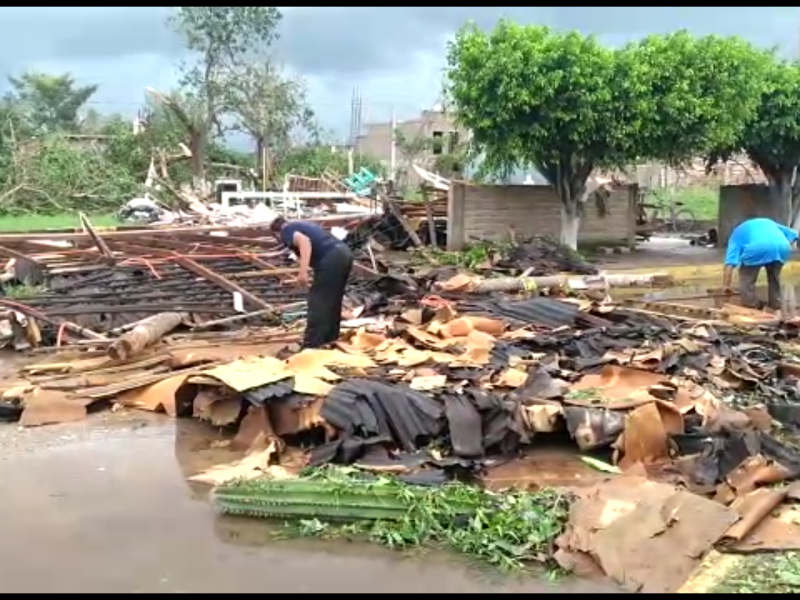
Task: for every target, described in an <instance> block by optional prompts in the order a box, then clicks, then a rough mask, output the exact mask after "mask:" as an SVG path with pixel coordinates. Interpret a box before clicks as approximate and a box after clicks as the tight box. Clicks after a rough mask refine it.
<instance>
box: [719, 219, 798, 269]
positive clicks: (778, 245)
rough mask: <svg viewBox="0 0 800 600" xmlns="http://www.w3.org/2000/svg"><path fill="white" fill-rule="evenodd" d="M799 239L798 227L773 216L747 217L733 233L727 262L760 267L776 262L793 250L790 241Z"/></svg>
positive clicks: (786, 257)
mask: <svg viewBox="0 0 800 600" xmlns="http://www.w3.org/2000/svg"><path fill="white" fill-rule="evenodd" d="M796 239H797V232H796V231H793V230H792V229H789V228H788V227H785V226H783V225H781V224H780V223H776V222H775V221H773V220H772V219H764V218H758V219H748V220H747V221H745V222H744V223H740V224H739V225H738V226H737V227H736V229H734V230H733V233H731V237H730V239H729V240H728V251H727V252H726V253H725V264H726V265H729V266H731V267H742V266H744V267H758V266H761V265H768V264H769V263H773V262H780V263H785V262H786V261H787V260H789V256H790V255H791V253H792V248H791V245H790V244H791V243H792V242H793V241H795V240H796Z"/></svg>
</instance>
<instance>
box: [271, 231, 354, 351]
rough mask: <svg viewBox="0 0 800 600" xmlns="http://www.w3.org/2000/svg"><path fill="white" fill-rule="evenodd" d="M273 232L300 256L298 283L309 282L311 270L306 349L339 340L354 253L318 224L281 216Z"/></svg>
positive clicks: (306, 284)
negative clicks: (343, 304) (343, 306)
mask: <svg viewBox="0 0 800 600" xmlns="http://www.w3.org/2000/svg"><path fill="white" fill-rule="evenodd" d="M270 231H272V233H273V234H274V235H275V237H276V238H277V239H278V241H280V242H281V243H282V244H283V245H284V246H286V247H287V248H289V249H290V250H292V251H293V252H294V253H295V254H296V255H297V256H298V258H299V259H300V270H299V272H298V274H297V283H298V284H299V285H301V286H303V287H308V285H309V281H310V279H309V275H310V273H309V269H313V271H314V281H313V282H312V283H311V289H310V290H309V293H308V308H307V312H306V331H305V334H304V336H303V347H304V348H319V347H320V346H324V345H325V344H328V343H330V342H335V341H336V340H337V339H339V331H340V328H341V324H342V301H343V300H344V291H345V286H346V285H347V279H348V278H349V277H350V270H351V269H352V268H353V253H352V252H351V251H350V248H348V247H347V246H346V245H345V244H344V243H343V242H341V241H340V240H338V239H336V238H335V237H334V236H333V235H332V234H331V233H330V232H328V231H326V230H325V229H323V228H322V227H320V226H319V225H317V224H315V223H309V222H306V221H287V220H286V219H284V218H283V217H277V218H276V219H275V220H274V221H272V223H271V224H270Z"/></svg>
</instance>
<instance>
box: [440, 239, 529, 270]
mask: <svg viewBox="0 0 800 600" xmlns="http://www.w3.org/2000/svg"><path fill="white" fill-rule="evenodd" d="M514 247H515V245H514V244H512V243H510V242H505V243H500V242H489V241H481V242H475V243H474V244H470V245H469V246H468V247H467V248H466V249H465V250H463V251H461V252H445V251H444V250H435V251H434V255H433V256H434V258H435V259H436V260H437V261H438V262H439V264H442V265H449V266H453V267H460V268H463V269H469V270H473V269H476V268H478V267H479V266H481V265H483V264H486V263H488V262H490V261H492V262H493V261H495V260H499V259H501V258H504V257H506V256H508V254H509V253H510V252H511V250H513V249H514Z"/></svg>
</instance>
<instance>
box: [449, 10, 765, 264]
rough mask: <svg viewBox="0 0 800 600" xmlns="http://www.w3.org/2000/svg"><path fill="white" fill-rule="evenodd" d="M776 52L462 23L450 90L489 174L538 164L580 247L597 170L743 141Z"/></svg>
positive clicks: (710, 42)
mask: <svg viewBox="0 0 800 600" xmlns="http://www.w3.org/2000/svg"><path fill="white" fill-rule="evenodd" d="M767 59H768V55H767V54H766V53H763V52H759V51H756V50H754V49H753V48H752V47H751V46H750V45H749V44H747V43H746V42H744V41H742V40H739V39H736V38H719V37H715V36H709V37H705V38H699V39H695V38H693V37H692V36H690V35H689V34H688V33H685V32H680V33H677V34H673V35H669V36H651V37H649V38H647V39H645V40H643V41H642V42H639V43H637V44H632V45H630V46H628V47H626V48H624V49H621V50H616V51H614V50H610V49H607V48H604V47H602V46H600V45H599V44H598V43H597V42H596V41H595V40H594V39H593V38H591V37H584V36H581V35H580V34H578V33H574V32H573V33H556V32H553V31H551V30H549V29H547V28H544V27H522V26H518V25H514V24H510V23H507V22H501V23H500V24H499V25H498V26H497V28H495V30H494V31H493V32H492V33H491V34H485V33H482V32H480V31H479V30H477V29H476V28H475V27H466V28H464V29H462V30H461V31H460V32H459V34H458V36H457V38H456V40H455V42H454V43H452V44H451V46H450V50H449V57H448V91H449V94H450V96H451V97H452V99H453V101H454V102H455V106H456V111H457V114H458V115H459V118H460V119H461V120H462V122H463V123H464V125H466V126H467V127H469V128H470V129H472V132H473V143H474V145H475V149H476V150H477V151H478V152H480V153H481V154H482V156H483V157H484V163H483V165H482V166H483V168H484V170H487V171H494V172H495V173H498V172H507V171H509V170H510V169H513V168H515V167H522V168H527V167H529V166H531V165H532V166H535V167H536V168H537V169H539V171H540V172H541V173H542V174H543V175H544V176H545V177H546V178H547V180H548V181H549V182H550V183H551V184H552V185H553V186H554V188H555V190H556V192H557V193H558V195H559V197H560V198H561V201H562V235H561V237H562V241H563V242H564V243H566V244H567V245H569V246H571V247H573V248H574V247H575V246H576V245H577V231H578V227H579V223H580V207H581V205H582V203H583V202H584V201H585V199H586V192H587V186H586V182H587V180H588V178H589V176H590V174H591V173H592V171H593V170H594V169H595V168H597V167H619V168H624V167H625V166H626V165H628V164H630V163H633V162H635V161H636V160H639V159H661V160H667V161H670V162H673V163H678V162H681V161H683V160H686V159H688V158H691V157H694V156H702V155H704V154H705V153H707V152H709V151H710V150H711V149H712V148H715V147H719V146H720V145H723V146H724V145H726V144H729V143H731V142H732V141H733V140H736V139H737V138H738V136H739V134H740V132H741V129H742V126H743V124H744V122H745V121H746V120H747V119H748V118H749V117H750V116H751V115H752V114H753V112H754V111H755V110H756V108H757V106H758V101H759V95H760V92H761V90H762V89H763V87H762V86H763V79H764V77H763V70H764V65H765V64H766V61H767Z"/></svg>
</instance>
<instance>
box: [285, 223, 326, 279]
mask: <svg viewBox="0 0 800 600" xmlns="http://www.w3.org/2000/svg"><path fill="white" fill-rule="evenodd" d="M295 233H302V234H303V235H304V236H306V237H307V238H308V239H309V240H310V241H311V262H310V264H311V267H312V268H316V267H318V266H319V263H320V261H321V260H322V259H323V258H324V257H325V255H326V254H327V253H328V252H330V251H331V250H333V249H334V248H335V247H336V246H337V245H338V244H339V240H337V239H336V238H335V237H333V235H332V234H331V233H330V232H328V231H326V230H325V229H323V228H322V227H320V226H319V225H317V224H315V223H307V222H305V221H291V222H289V223H287V224H286V225H284V227H283V229H281V243H283V245H284V246H286V247H287V248H290V249H291V250H292V252H294V253H295V254H297V256H298V257H299V256H300V250H299V248H297V246H295V244H294V234H295Z"/></svg>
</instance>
